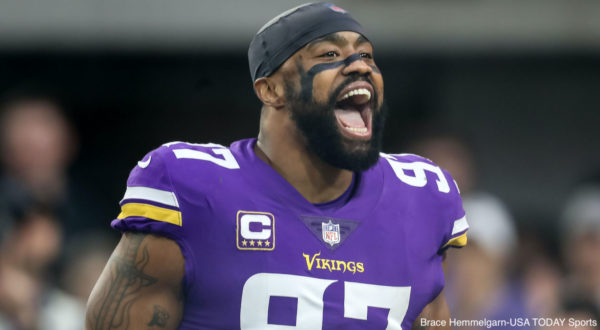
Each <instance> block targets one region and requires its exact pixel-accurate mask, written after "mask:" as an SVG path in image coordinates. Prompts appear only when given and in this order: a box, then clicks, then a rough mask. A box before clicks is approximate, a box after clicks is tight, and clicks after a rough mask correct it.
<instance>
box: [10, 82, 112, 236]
mask: <svg viewBox="0 0 600 330" xmlns="http://www.w3.org/2000/svg"><path fill="white" fill-rule="evenodd" d="M77 145H78V143H77V137H76V135H75V134H74V130H73V129H72V127H71V125H70V123H69V122H68V120H67V118H66V117H65V116H64V114H63V110H62V109H61V107H60V106H59V105H58V103H57V102H55V101H53V99H52V98H50V97H48V96H45V95H43V94H41V93H29V92H21V93H19V94H17V93H13V94H10V95H9V96H6V97H5V98H4V102H2V104H0V147H1V150H2V153H1V154H0V155H1V161H2V167H3V172H2V175H0V232H1V231H2V228H6V227H7V226H8V225H9V223H10V221H11V219H10V214H11V209H14V208H23V207H26V205H30V204H37V205H45V206H46V207H48V208H50V209H52V210H53V212H55V213H56V215H57V216H58V218H59V220H60V221H61V223H62V224H63V228H64V231H65V236H66V239H67V241H68V240H70V239H71V238H72V237H73V236H75V234H79V233H81V232H82V231H87V230H91V229H94V228H97V227H98V226H100V225H104V226H105V225H106V219H102V216H101V213H100V212H98V209H99V207H98V204H99V203H98V198H95V197H94V194H95V192H94V191H93V189H90V187H89V186H86V182H87V181H78V182H74V181H73V180H70V177H69V173H68V170H69V167H70V165H71V162H72V160H73V159H74V157H75V155H76V151H77ZM102 228H104V227H102Z"/></svg>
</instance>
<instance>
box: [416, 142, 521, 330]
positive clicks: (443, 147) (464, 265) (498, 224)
mask: <svg viewBox="0 0 600 330" xmlns="http://www.w3.org/2000/svg"><path fill="white" fill-rule="evenodd" d="M411 151H414V152H415V153H417V154H420V155H422V156H425V157H427V158H430V159H431V160H433V161H434V162H435V163H437V164H438V165H439V166H441V167H442V168H444V169H446V170H447V171H448V172H450V174H451V175H452V176H453V178H454V179H455V180H456V182H457V184H458V186H459V188H460V190H461V195H462V197H463V204H464V208H465V211H466V214H467V220H468V222H469V226H470V229H469V233H468V239H469V242H468V245H467V247H465V248H463V249H461V250H460V251H451V252H450V253H449V255H448V259H449V260H448V262H447V269H446V271H447V274H448V276H447V286H446V288H447V289H446V290H447V297H448V301H449V307H450V309H451V314H452V317H455V318H457V319H462V320H482V319H484V318H488V319H509V318H517V317H528V316H529V314H528V311H527V310H526V306H525V298H524V297H523V296H522V290H521V288H520V283H519V282H515V281H512V280H511V278H510V275H511V272H510V270H511V265H512V263H513V262H514V260H515V258H514V252H515V251H516V248H517V244H518V242H517V231H516V228H515V225H514V221H513V219H512V217H511V215H510V213H509V212H508V210H507V209H506V207H505V206H504V203H502V201H501V200H500V199H499V198H497V197H495V196H494V195H492V194H490V193H488V192H483V191H480V190H477V189H476V182H475V181H476V180H475V177H476V173H475V172H476V168H475V166H474V162H473V156H472V154H471V151H470V150H469V148H468V147H467V146H466V144H465V143H463V142H462V141H461V140H460V139H458V138H456V137H453V136H432V137H428V138H425V139H422V140H420V141H418V142H417V143H415V144H414V145H413V148H411Z"/></svg>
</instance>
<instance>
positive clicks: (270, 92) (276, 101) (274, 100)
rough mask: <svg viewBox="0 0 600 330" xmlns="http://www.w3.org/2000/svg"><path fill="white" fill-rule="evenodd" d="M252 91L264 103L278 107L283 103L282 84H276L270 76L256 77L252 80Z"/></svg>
mask: <svg viewBox="0 0 600 330" xmlns="http://www.w3.org/2000/svg"><path fill="white" fill-rule="evenodd" d="M254 91H255V92H256V95H257V96H258V98H259V99H260V100H261V101H262V103H264V104H265V105H268V106H271V107H273V108H276V109H278V108H281V107H283V106H284V104H285V95H284V92H283V86H281V84H278V83H277V82H276V81H275V79H273V78H272V77H262V78H258V79H256V81H255V82H254Z"/></svg>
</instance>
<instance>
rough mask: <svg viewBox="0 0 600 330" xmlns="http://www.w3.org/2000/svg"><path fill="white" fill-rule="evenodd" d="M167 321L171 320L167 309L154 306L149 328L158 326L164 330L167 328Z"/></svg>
mask: <svg viewBox="0 0 600 330" xmlns="http://www.w3.org/2000/svg"><path fill="white" fill-rule="evenodd" d="M167 320H169V313H168V312H167V310H166V309H164V308H162V307H160V306H158V305H154V314H153V315H152V320H151V321H150V323H148V325H149V326H153V325H155V326H157V327H160V328H164V327H166V326H167Z"/></svg>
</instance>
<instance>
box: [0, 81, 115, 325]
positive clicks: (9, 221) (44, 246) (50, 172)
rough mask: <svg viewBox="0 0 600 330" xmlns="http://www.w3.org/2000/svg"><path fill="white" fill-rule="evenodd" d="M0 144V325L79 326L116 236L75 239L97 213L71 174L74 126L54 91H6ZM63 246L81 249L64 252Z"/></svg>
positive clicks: (88, 227) (91, 225)
mask: <svg viewBox="0 0 600 330" xmlns="http://www.w3.org/2000/svg"><path fill="white" fill-rule="evenodd" d="M0 148H1V150H2V153H1V161H2V170H3V172H2V174H1V175H0V330H4V329H42V330H43V329H81V328H83V317H84V310H85V301H86V300H87V297H88V295H89V292H90V291H91V284H90V283H93V282H94V281H95V280H96V279H97V277H98V276H99V274H100V272H101V268H102V266H103V265H104V264H105V263H106V260H107V254H108V253H109V251H111V250H112V247H113V246H114V242H112V241H111V242H110V243H109V244H108V245H110V246H107V244H103V243H102V244H101V243H99V242H100V241H99V240H91V239H89V240H88V242H87V244H88V245H85V244H80V243H77V242H78V240H77V238H80V237H88V236H86V234H85V232H87V231H90V230H93V229H94V227H95V226H96V225H97V224H98V222H95V221H94V219H95V218H97V217H98V216H99V212H96V210H97V208H95V207H94V204H96V203H95V202H96V199H94V198H90V196H91V195H90V193H91V191H90V190H89V187H86V186H85V182H84V183H81V186H78V185H76V184H74V182H73V181H72V180H70V179H69V174H68V169H69V166H70V164H71V162H72V160H73V158H74V156H75V153H76V149H77V139H76V137H75V134H74V133H73V129H72V127H71V125H70V124H69V122H68V121H67V119H66V117H65V116H64V115H63V113H62V109H61V107H60V106H59V105H58V103H56V102H54V101H53V100H52V99H51V98H49V97H47V96H43V95H41V94H37V93H21V94H11V95H10V96H8V97H6V98H5V99H4V102H2V103H1V104H0ZM77 183H79V182H77ZM82 188H83V189H82ZM104 220H105V221H106V219H104ZM71 241H72V242H71ZM94 243H97V244H96V246H95V249H93V248H90V246H89V244H94ZM65 246H72V248H71V249H70V250H73V249H78V248H80V249H81V250H80V251H77V253H71V254H70V255H69V256H67V257H68V258H65V255H63V254H64V252H65ZM61 265H62V266H63V267H62V268H63V269H61V267H59V266H61ZM61 270H62V272H61ZM61 273H62V275H61ZM57 283H61V284H62V285H63V287H64V289H65V290H62V289H59V287H58V285H57ZM67 292H68V293H67Z"/></svg>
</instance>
